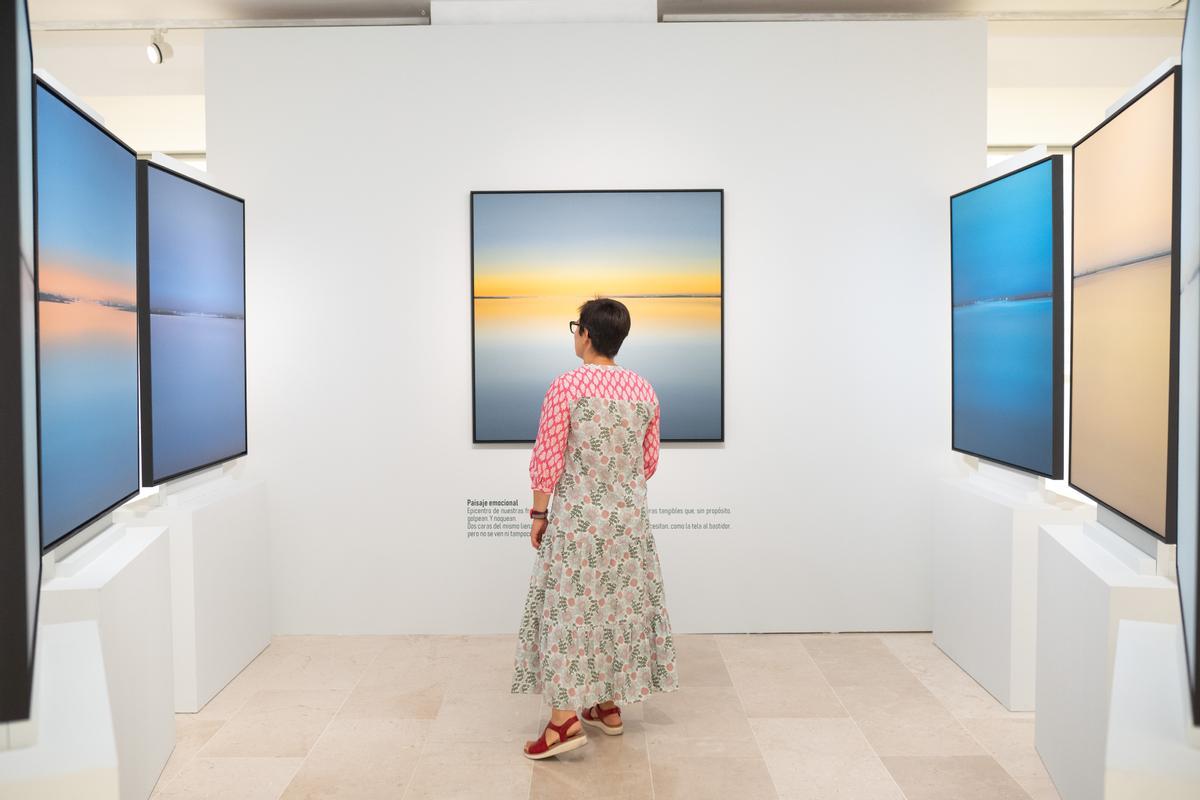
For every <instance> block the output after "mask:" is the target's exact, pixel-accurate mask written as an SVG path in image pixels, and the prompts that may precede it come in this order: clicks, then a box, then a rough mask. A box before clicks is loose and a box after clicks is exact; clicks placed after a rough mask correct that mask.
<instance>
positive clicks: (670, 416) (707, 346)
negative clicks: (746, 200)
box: [471, 189, 725, 443]
mask: <svg viewBox="0 0 1200 800" xmlns="http://www.w3.org/2000/svg"><path fill="white" fill-rule="evenodd" d="M471 243H472V247H471V286H472V297H471V309H472V316H471V320H472V334H473V339H472V347H473V351H472V356H473V357H472V375H473V392H474V405H473V411H474V414H473V417H474V424H473V427H474V435H473V440H474V441H475V442H476V443H482V442H532V441H533V440H534V437H535V435H536V433H537V425H538V414H539V413H540V411H541V403H542V398H543V396H544V395H545V392H546V389H547V388H548V387H549V386H550V383H551V381H553V380H554V378H555V377H556V376H558V375H560V374H562V373H564V372H567V371H568V370H570V369H572V368H574V367H576V366H578V364H579V361H578V359H577V358H576V357H575V351H574V347H573V339H572V334H571V332H570V328H569V324H570V322H571V321H573V320H576V319H578V316H579V311H578V310H579V306H580V305H582V304H583V303H584V302H585V301H587V300H590V299H593V298H596V297H611V298H613V299H615V300H620V301H621V302H622V303H624V304H625V305H626V306H627V307H628V308H629V313H630V317H631V320H632V325H631V327H630V332H629V337H628V338H627V339H626V340H625V343H624V345H623V346H622V347H621V352H620V353H619V354H618V355H617V358H616V362H617V363H618V364H619V365H621V366H623V367H626V368H628V369H631V370H633V371H635V372H637V373H639V374H640V375H642V376H643V377H644V378H646V379H647V380H649V381H650V383H651V384H652V385H653V386H654V389H655V391H656V393H657V394H658V399H659V403H660V406H661V409H662V439H663V441H676V442H720V441H724V439H725V425H724V416H725V414H724V405H725V399H724V313H723V311H724V195H723V192H722V191H721V190H720V189H705V190H700V189H697V190H663V191H654V190H634V191H621V190H603V191H538V192H473V193H472V194H471Z"/></svg>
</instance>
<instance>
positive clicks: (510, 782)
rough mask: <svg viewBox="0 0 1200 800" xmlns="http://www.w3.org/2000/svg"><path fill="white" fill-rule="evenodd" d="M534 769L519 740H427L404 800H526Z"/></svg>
mask: <svg viewBox="0 0 1200 800" xmlns="http://www.w3.org/2000/svg"><path fill="white" fill-rule="evenodd" d="M532 772H533V762H532V761H530V760H529V759H527V758H525V756H523V755H522V754H521V744H520V743H519V742H518V743H513V742H500V741H488V742H456V743H454V745H453V746H452V747H443V746H441V745H440V744H438V743H436V742H433V741H427V742H426V744H425V749H424V751H423V753H422V755H421V758H420V760H419V761H417V768H416V770H415V771H414V772H413V776H412V779H411V780H410V781H409V784H408V789H407V790H406V791H405V794H404V800H446V799H447V798H454V800H527V798H528V797H529V788H530V779H531V776H532Z"/></svg>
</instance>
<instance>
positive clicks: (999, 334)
mask: <svg viewBox="0 0 1200 800" xmlns="http://www.w3.org/2000/svg"><path fill="white" fill-rule="evenodd" d="M950 251H951V261H950V263H951V268H950V281H951V298H952V300H951V303H952V309H951V330H952V337H951V341H952V345H951V348H952V353H953V354H952V369H953V379H952V386H953V403H952V405H953V416H952V426H951V427H952V431H951V442H952V447H953V448H954V449H955V450H957V451H959V452H961V453H967V454H969V455H975V456H979V457H981V458H986V459H988V460H990V461H995V462H998V463H1001V464H1005V465H1008V466H1011V467H1017V468H1018V469H1023V470H1026V471H1028V472H1033V473H1036V474H1038V475H1045V476H1046V477H1048V478H1061V477H1062V467H1063V444H1062V442H1063V289H1062V284H1063V231H1062V157H1061V156H1050V157H1049V158H1045V159H1042V160H1041V161H1038V162H1036V163H1034V164H1031V165H1029V166H1027V167H1024V168H1022V169H1020V170H1017V171H1015V172H1012V173H1009V174H1007V175H1004V176H1002V177H1000V178H996V179H995V180H992V181H988V182H987V183H984V184H981V185H979V186H976V187H974V188H972V189H968V190H967V191H965V192H961V193H959V194H956V195H954V196H953V197H951V198H950Z"/></svg>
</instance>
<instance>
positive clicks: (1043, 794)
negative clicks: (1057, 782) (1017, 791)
mask: <svg viewBox="0 0 1200 800" xmlns="http://www.w3.org/2000/svg"><path fill="white" fill-rule="evenodd" d="M1017 783H1019V784H1020V785H1021V788H1022V789H1024V790H1025V792H1026V793H1027V794H1028V795H1029V797H1030V798H1031V799H1032V800H1061V798H1060V796H1059V794H1058V789H1057V788H1055V786H1054V781H1052V780H1050V779H1049V778H1037V779H1030V780H1018V781H1017Z"/></svg>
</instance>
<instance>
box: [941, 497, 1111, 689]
mask: <svg viewBox="0 0 1200 800" xmlns="http://www.w3.org/2000/svg"><path fill="white" fill-rule="evenodd" d="M1033 487H1034V489H1035V490H1034V491H1029V490H1028V489H1024V490H1023V489H1022V487H1020V486H1015V485H1006V484H1005V483H1002V482H1000V481H993V480H990V479H989V478H987V477H986V476H983V475H974V476H971V477H965V478H954V479H950V480H947V481H945V482H944V483H943V484H942V486H941V487H940V490H939V493H938V497H937V503H936V506H935V510H934V546H933V641H934V644H936V645H937V646H938V647H939V648H941V649H942V651H943V652H944V653H945V654H946V655H948V656H950V658H952V659H954V661H955V662H956V663H957V664H958V665H959V666H960V667H962V668H963V670H965V671H966V672H967V674H969V675H970V676H971V677H972V678H974V679H975V680H976V681H978V682H979V684H980V685H981V686H983V688H985V689H987V690H988V691H989V692H991V693H992V695H993V696H994V697H995V698H996V699H997V700H999V701H1000V702H1001V703H1003V704H1004V706H1005V707H1006V708H1007V709H1009V710H1010V711H1032V710H1033V708H1034V679H1035V674H1036V668H1037V664H1036V660H1035V653H1036V651H1037V558H1038V555H1037V554H1038V527H1039V526H1040V525H1042V524H1045V523H1068V524H1069V523H1082V522H1086V521H1088V520H1091V519H1094V518H1095V515H1096V514H1095V509H1093V508H1092V507H1090V506H1085V505H1083V504H1082V503H1076V502H1075V501H1073V500H1070V499H1068V498H1065V497H1062V496H1060V495H1056V494H1052V493H1050V492H1045V491H1042V490H1040V488H1037V486H1036V483H1034V484H1033Z"/></svg>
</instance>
